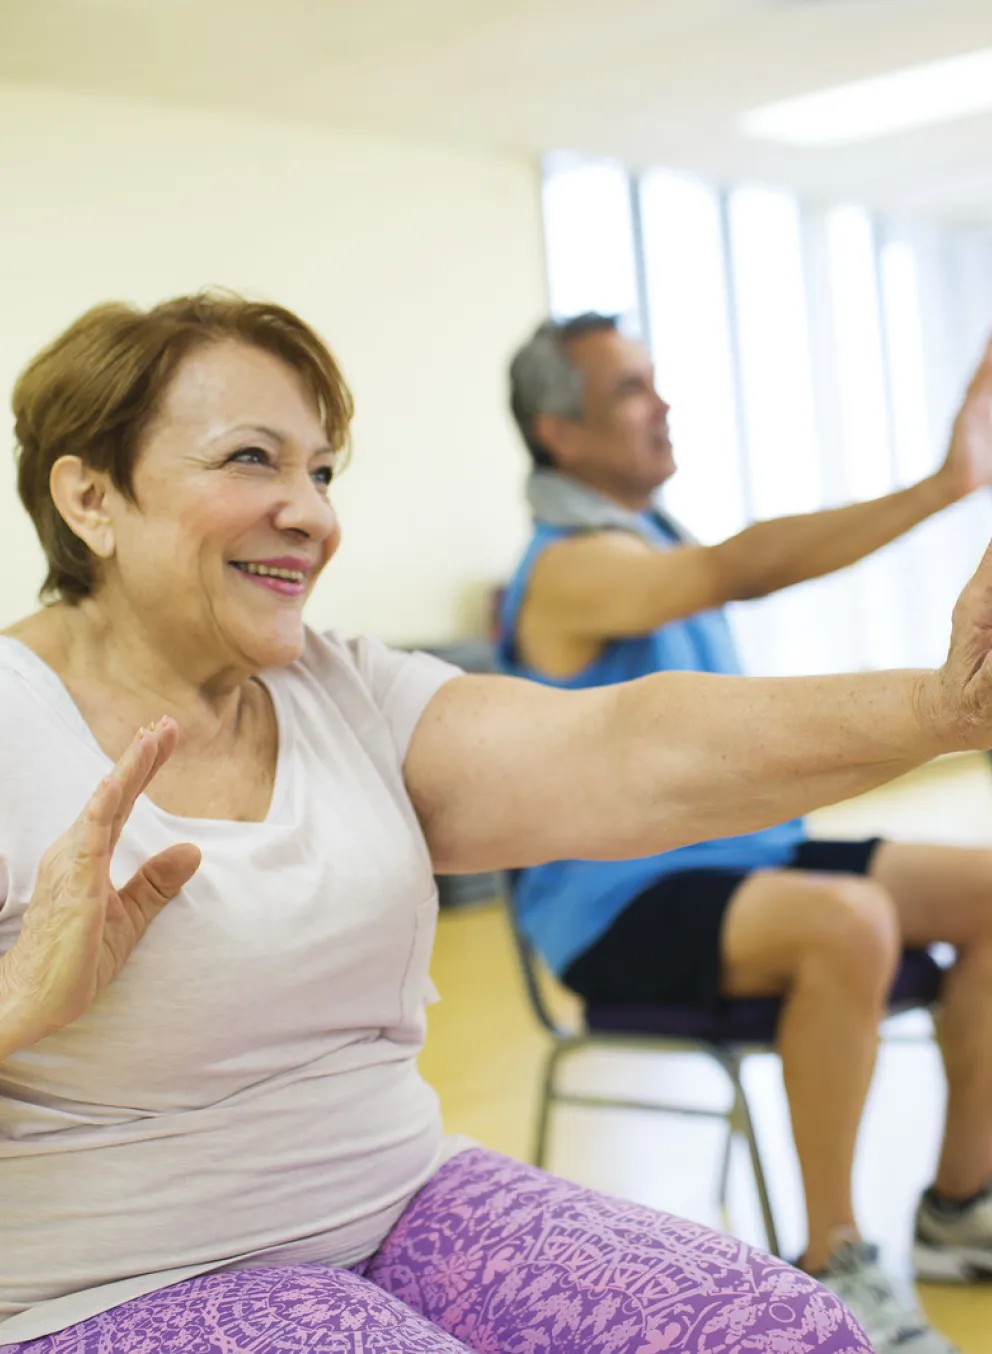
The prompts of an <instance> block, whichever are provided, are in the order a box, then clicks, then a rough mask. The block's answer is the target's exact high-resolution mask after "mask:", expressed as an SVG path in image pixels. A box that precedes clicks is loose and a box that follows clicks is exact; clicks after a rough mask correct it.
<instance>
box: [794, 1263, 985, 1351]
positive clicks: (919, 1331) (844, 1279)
mask: <svg viewBox="0 0 992 1354" xmlns="http://www.w3.org/2000/svg"><path fill="white" fill-rule="evenodd" d="M816 1277H817V1278H818V1279H819V1281H820V1283H822V1284H823V1285H824V1287H826V1288H829V1289H830V1290H831V1292H833V1293H836V1294H837V1296H838V1297H839V1298H840V1300H841V1302H843V1304H844V1306H845V1307H847V1309H848V1310H849V1311H850V1312H851V1313H852V1314H853V1315H854V1316H855V1317H857V1319H858V1320H859V1321H860V1322H861V1324H862V1326H863V1327H864V1329H865V1334H866V1335H867V1336H868V1339H869V1340H870V1341H871V1343H872V1346H873V1348H874V1350H875V1354H959V1352H958V1351H957V1350H956V1349H955V1347H954V1345H952V1344H951V1342H950V1341H949V1340H945V1339H944V1337H943V1336H942V1335H941V1334H940V1332H939V1331H935V1330H934V1328H933V1327H932V1326H930V1325H928V1324H927V1319H926V1317H925V1316H924V1315H923V1313H922V1312H921V1311H920V1308H919V1306H918V1305H917V1303H916V1299H915V1298H914V1297H913V1294H912V1292H911V1291H910V1290H909V1289H906V1288H903V1287H902V1286H901V1285H899V1284H898V1283H897V1282H896V1281H895V1280H894V1279H893V1278H892V1277H891V1276H890V1275H889V1274H886V1272H885V1270H884V1269H882V1267H881V1266H880V1265H879V1263H878V1247H877V1246H872V1245H870V1244H869V1243H868V1242H867V1241H846V1242H845V1243H844V1244H843V1245H842V1246H840V1247H839V1248H838V1249H837V1250H836V1251H835V1252H834V1254H833V1256H832V1258H831V1261H830V1265H829V1267H828V1268H827V1269H825V1270H824V1271H823V1272H822V1273H820V1274H818V1275H817V1276H816Z"/></svg>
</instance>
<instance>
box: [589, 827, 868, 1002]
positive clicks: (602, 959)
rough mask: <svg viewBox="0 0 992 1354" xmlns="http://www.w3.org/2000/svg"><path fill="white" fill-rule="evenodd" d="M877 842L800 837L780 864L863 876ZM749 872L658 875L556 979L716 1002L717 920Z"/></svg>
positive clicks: (623, 997)
mask: <svg viewBox="0 0 992 1354" xmlns="http://www.w3.org/2000/svg"><path fill="white" fill-rule="evenodd" d="M880 843H881V838H880V837H872V838H870V839H868V840H867V841H853V842H842V841H841V842H838V841H806V842H801V843H800V844H799V846H798V847H797V848H796V850H795V852H794V853H793V855H792V857H791V859H790V860H788V861H787V862H786V863H785V864H784V865H782V866H781V867H780V868H781V869H783V870H807V871H809V872H810V873H812V874H857V875H866V874H867V873H868V871H869V869H870V868H871V862H872V857H873V856H874V854H875V851H876V850H877V848H878V846H879V845H880ZM751 873H752V871H750V870H683V871H681V872H680V873H678V874H667V875H663V876H662V878H661V879H659V880H658V881H657V883H655V884H652V885H651V886H650V888H647V889H645V890H644V892H643V893H639V894H638V895H637V897H636V898H634V899H633V901H632V902H630V903H628V904H627V906H626V907H625V908H624V910H623V911H622V912H621V913H620V915H619V917H617V919H616V920H615V921H614V922H613V925H612V926H611V927H610V928H609V930H608V931H606V932H604V934H603V935H601V936H600V938H599V939H598V940H597V941H595V942H594V943H593V944H592V945H591V946H590V947H589V949H588V950H586V951H585V952H584V953H583V954H580V955H579V957H578V959H575V960H573V962H572V963H571V964H570V965H569V966H568V968H567V969H566V970H565V972H564V974H563V975H562V981H563V982H564V983H565V985H566V986H567V987H570V988H571V989H572V991H573V992H577V993H578V994H579V996H580V997H584V998H585V1000H586V1001H598V1002H638V1001H645V1002H651V1001H665V1002H669V1001H672V1002H691V1003H693V1004H706V1005H710V1004H714V1003H716V1002H717V1001H719V998H720V969H721V951H720V935H721V932H722V930H723V919H724V916H725V915H726V911H727V908H728V907H729V906H730V900H731V899H732V898H733V896H734V893H735V892H736V891H737V889H738V887H739V886H740V885H741V884H742V883H743V882H744V880H745V879H747V878H748V876H749V875H750V874H751Z"/></svg>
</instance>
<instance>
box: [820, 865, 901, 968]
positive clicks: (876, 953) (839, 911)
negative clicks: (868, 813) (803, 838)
mask: <svg viewBox="0 0 992 1354" xmlns="http://www.w3.org/2000/svg"><path fill="white" fill-rule="evenodd" d="M810 906H811V911H812V912H813V913H814V915H813V916H812V918H811V920H812V925H811V929H810V937H811V941H810V947H809V950H810V959H811V960H812V961H813V962H814V963H816V964H818V965H819V966H821V967H823V966H826V968H827V969H829V971H830V973H831V976H832V978H833V979H834V980H835V981H841V982H843V983H844V984H845V985H847V986H852V987H857V988H859V989H862V990H865V989H867V990H869V991H871V992H873V993H875V992H879V993H882V992H886V991H887V990H888V987H889V984H890V983H891V981H892V978H893V976H894V974H895V971H896V968H897V966H898V963H899V956H900V953H901V950H902V942H901V937H900V929H899V917H898V913H897V911H896V907H895V904H894V903H893V901H892V898H891V896H890V895H889V893H888V892H887V890H886V889H884V888H883V887H882V886H881V885H880V884H876V883H875V882H874V881H873V880H871V879H862V878H859V877H855V876H851V875H838V876H837V877H836V879H834V878H830V877H824V879H823V882H822V884H821V885H820V886H819V887H818V888H817V889H816V893H815V897H814V898H813V899H811V900H810Z"/></svg>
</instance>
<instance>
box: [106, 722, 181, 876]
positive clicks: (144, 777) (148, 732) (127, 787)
mask: <svg viewBox="0 0 992 1354" xmlns="http://www.w3.org/2000/svg"><path fill="white" fill-rule="evenodd" d="M178 742H179V727H178V725H177V724H176V721H175V720H174V719H170V718H168V717H165V718H163V719H160V720H158V721H157V723H155V724H153V725H151V726H150V727H149V728H145V729H139V730H138V732H137V733H136V734H135V736H134V740H133V741H132V743H131V745H130V747H128V749H127V751H126V752H125V753H124V755H123V756H122V757H121V759H120V761H119V762H118V763H117V765H116V766H115V767H114V770H113V772H112V773H111V775H112V776H113V777H115V778H117V779H118V780H119V781H120V783H121V800H120V803H119V805H118V807H117V812H116V814H115V815H114V821H113V826H112V828H111V837H110V849H111V851H113V850H114V848H115V847H116V845H117V841H118V838H119V837H120V835H121V832H122V830H123V828H124V824H125V823H126V822H127V820H128V818H129V817H130V816H131V811H132V809H133V808H134V805H135V802H136V800H137V799H138V796H139V795H141V794H143V793H144V791H145V790H146V789H147V787H148V785H149V784H150V783H151V780H152V778H153V777H154V776H155V774H156V772H157V771H158V770H159V769H160V768H161V767H162V766H164V764H165V763H166V762H167V761H168V760H169V758H170V757H171V756H172V754H173V752H174V751H175V750H176V744H177V743H178Z"/></svg>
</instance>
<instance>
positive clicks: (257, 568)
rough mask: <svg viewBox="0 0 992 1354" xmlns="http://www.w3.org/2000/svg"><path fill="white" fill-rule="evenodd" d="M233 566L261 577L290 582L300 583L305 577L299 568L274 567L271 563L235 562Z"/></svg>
mask: <svg viewBox="0 0 992 1354" xmlns="http://www.w3.org/2000/svg"><path fill="white" fill-rule="evenodd" d="M234 567H235V568H236V569H242V570H244V572H245V573H246V574H258V575H259V576H260V577H261V578H285V579H286V580H287V581H288V582H290V583H302V582H304V581H305V579H306V574H304V573H301V572H300V570H299V569H276V568H274V567H273V566H272V565H271V564H236V565H235V566H234Z"/></svg>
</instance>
